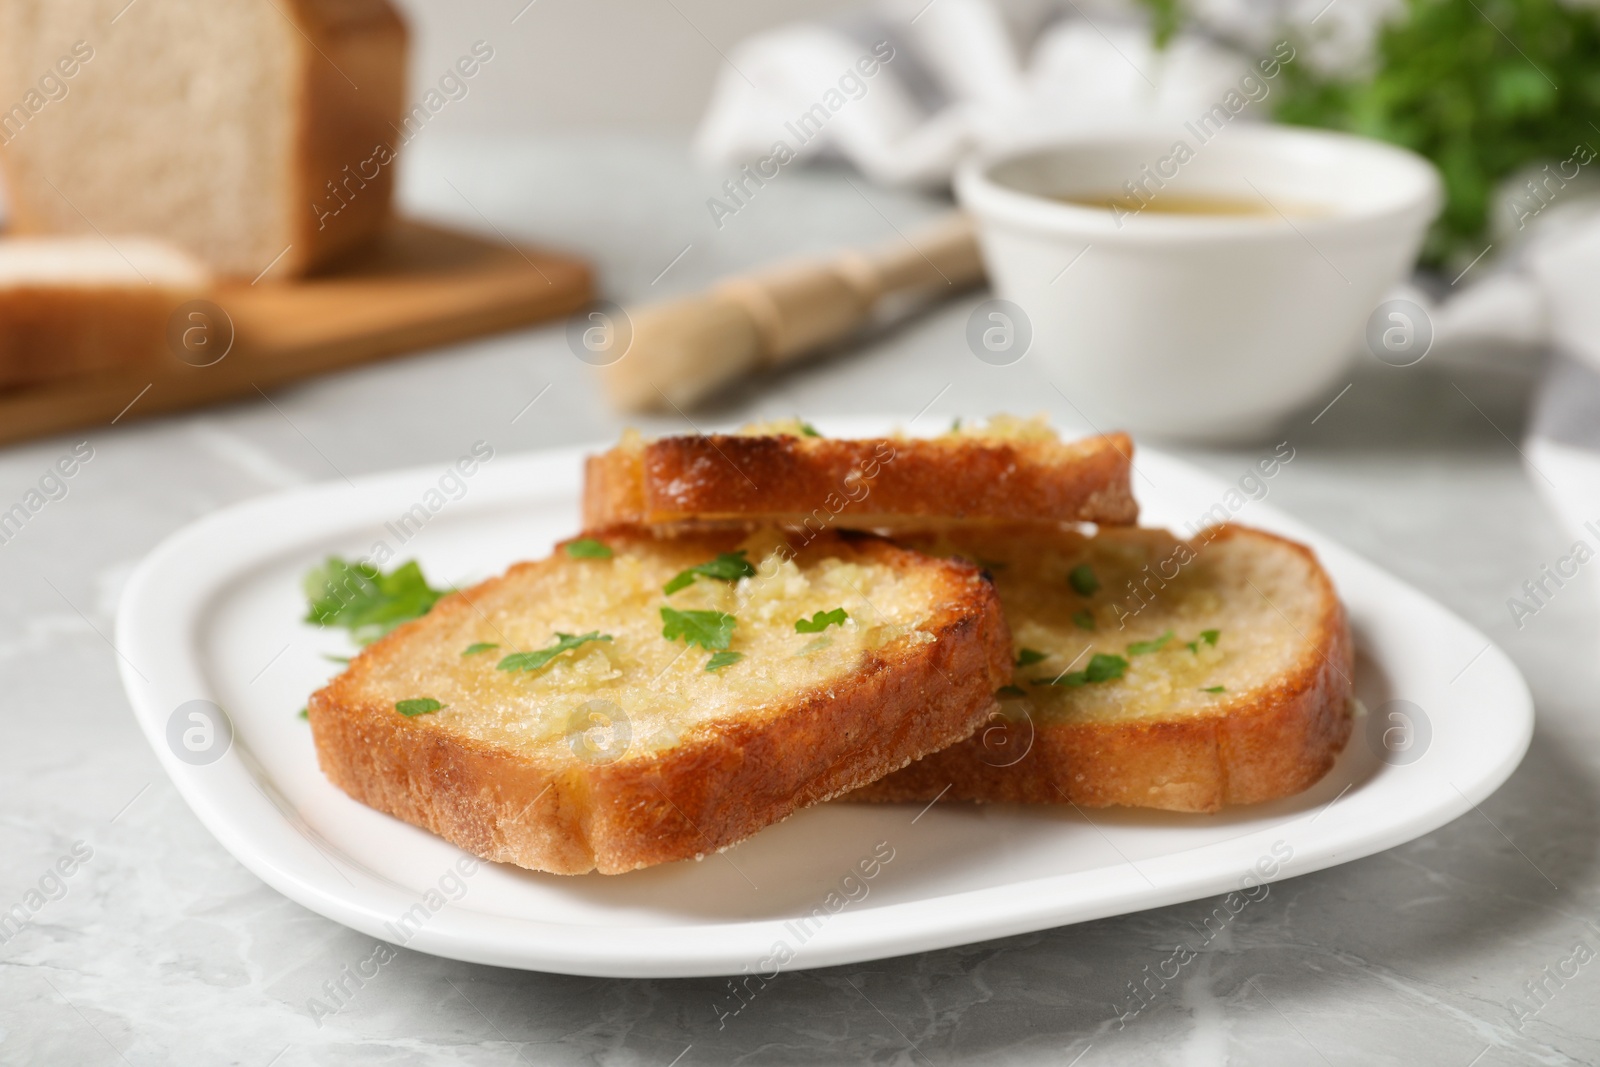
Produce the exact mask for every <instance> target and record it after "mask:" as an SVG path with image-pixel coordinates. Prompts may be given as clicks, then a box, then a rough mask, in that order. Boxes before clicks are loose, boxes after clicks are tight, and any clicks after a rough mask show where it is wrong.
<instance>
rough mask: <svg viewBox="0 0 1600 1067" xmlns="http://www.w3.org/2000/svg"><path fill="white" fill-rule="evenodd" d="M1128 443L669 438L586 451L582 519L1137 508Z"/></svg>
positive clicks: (798, 522)
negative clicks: (605, 450)
mask: <svg viewBox="0 0 1600 1067" xmlns="http://www.w3.org/2000/svg"><path fill="white" fill-rule="evenodd" d="M1132 456H1133V442H1132V440H1131V439H1130V438H1129V437H1128V436H1127V435H1126V434H1121V433H1114V434H1108V435H1106V436H1103V437H1091V438H1088V439H1086V440H1082V441H1073V442H1066V443H1063V442H1057V441H1049V442H1045V441H1016V440H1006V439H984V438H981V437H973V438H959V439H939V438H934V439H918V438H878V439H867V440H854V441H850V440H838V439H834V438H826V437H794V436H790V435H787V434H774V435H767V436H745V435H734V434H714V435H710V436H703V437H667V438H662V439H661V440H657V441H652V442H649V443H647V444H644V445H642V446H640V447H634V448H629V447H619V448H614V449H612V450H610V451H609V452H605V453H602V454H600V455H596V456H590V457H589V459H588V462H587V466H586V468H585V479H584V499H583V514H584V521H585V523H586V524H587V525H589V526H609V525H612V524H615V523H645V524H660V523H666V524H685V523H719V522H777V523H785V524H789V525H794V526H806V527H807V528H814V529H817V530H822V529H827V528H830V527H833V528H857V529H859V528H883V527H894V526H900V525H905V524H907V523H908V522H909V523H912V524H918V525H920V524H929V523H935V524H937V523H955V522H1095V523H1103V524H1108V525H1124V524H1128V523H1131V522H1134V521H1135V520H1136V519H1137V518H1138V515H1139V507H1138V504H1137V503H1136V502H1135V501H1134V499H1133V494H1132V491H1131V488H1130V484H1129V482H1130V476H1129V471H1130V467H1131V462H1132Z"/></svg>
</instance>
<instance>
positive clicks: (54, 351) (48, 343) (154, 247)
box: [0, 236, 210, 388]
mask: <svg viewBox="0 0 1600 1067" xmlns="http://www.w3.org/2000/svg"><path fill="white" fill-rule="evenodd" d="M209 285H210V278H209V275H208V274H207V272H206V270H205V268H204V267H203V266H202V265H201V264H200V263H199V262H198V261H196V260H195V259H194V258H193V257H191V256H189V255H187V254H185V253H184V252H182V251H180V250H178V249H177V248H174V247H172V246H171V245H167V244H163V243H162V242H159V241H152V240H150V239H148V238H140V237H126V238H123V237H118V238H104V237H97V236H89V237H28V238H21V237H18V238H10V239H0V388H7V387H12V386H19V385H28V384H32V383H35V382H42V381H46V380H49V379H52V378H65V377H71V376H73V375H77V374H83V373H85V372H91V371H97V370H102V369H105V368H108V367H113V366H125V365H130V364H138V363H154V362H156V361H159V360H162V359H172V358H176V356H175V355H174V354H173V353H172V352H171V351H170V342H169V331H170V330H171V328H172V316H173V313H174V312H175V311H176V310H177V309H178V308H179V307H180V306H181V305H183V304H184V303H186V302H187V301H190V300H194V299H197V298H199V297H201V296H202V295H204V294H205V292H206V291H207V289H208V287H209Z"/></svg>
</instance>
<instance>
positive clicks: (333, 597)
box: [303, 556, 449, 645]
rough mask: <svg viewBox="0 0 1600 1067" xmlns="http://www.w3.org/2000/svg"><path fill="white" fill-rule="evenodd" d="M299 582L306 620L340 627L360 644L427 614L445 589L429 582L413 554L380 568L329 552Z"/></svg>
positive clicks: (321, 624) (320, 624) (374, 639)
mask: <svg viewBox="0 0 1600 1067" xmlns="http://www.w3.org/2000/svg"><path fill="white" fill-rule="evenodd" d="M303 584H304V588H305V593H306V600H307V606H308V607H309V608H310V611H309V612H308V613H307V615H306V618H305V621H306V622H310V623H315V624H316V625H318V626H339V627H343V628H344V629H346V630H349V631H350V636H351V637H352V638H353V639H354V640H355V641H356V642H357V643H358V644H363V645H365V644H370V643H371V642H373V641H376V640H377V639H378V638H380V637H382V636H383V635H384V634H386V633H388V632H389V631H390V630H393V629H394V628H395V627H396V626H399V625H400V624H401V623H403V622H410V621H411V620H412V619H415V618H420V617H421V616H423V615H426V614H427V613H428V609H430V608H432V607H433V605H434V604H435V603H436V602H437V601H438V600H439V598H440V597H442V596H444V595H445V594H446V593H447V592H449V590H447V589H434V588H432V587H431V586H429V585H428V582H427V579H425V578H424V577H423V576H422V568H421V567H419V566H417V563H416V561H415V560H412V561H410V562H408V563H403V564H401V565H400V566H398V567H396V568H395V569H394V570H393V571H392V572H390V573H389V574H384V573H383V572H382V571H380V570H379V569H378V568H376V567H374V566H372V565H371V564H368V563H349V562H347V561H345V560H342V559H340V558H338V557H337V556H330V557H329V558H328V560H327V562H326V563H324V564H323V565H322V566H320V567H316V568H313V569H312V571H311V572H310V573H309V574H307V575H306V577H305V581H304V583H303Z"/></svg>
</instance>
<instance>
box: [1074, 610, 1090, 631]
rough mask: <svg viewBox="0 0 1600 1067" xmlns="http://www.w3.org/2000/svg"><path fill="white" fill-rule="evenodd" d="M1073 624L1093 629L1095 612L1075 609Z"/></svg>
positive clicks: (1084, 628)
mask: <svg viewBox="0 0 1600 1067" xmlns="http://www.w3.org/2000/svg"><path fill="white" fill-rule="evenodd" d="M1072 624H1073V625H1074V626H1076V627H1077V628H1078V629H1080V630H1093V629H1094V614H1093V613H1092V612H1088V611H1074V612H1073V613H1072Z"/></svg>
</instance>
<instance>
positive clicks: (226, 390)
mask: <svg viewBox="0 0 1600 1067" xmlns="http://www.w3.org/2000/svg"><path fill="white" fill-rule="evenodd" d="M592 287H593V275H592V272H591V271H590V269H589V266H588V264H586V263H584V262H583V261H582V260H579V259H575V258H572V257H568V256H562V255H557V254H554V253H551V252H544V251H539V250H537V249H533V248H526V247H521V246H517V245H513V244H511V243H509V242H507V241H499V240H486V239H484V238H481V237H476V236H473V235H471V234H466V233H460V232H457V231H453V230H448V229H443V228H441V227H437V226H432V225H427V224H424V223H420V222H410V221H403V220H402V221H397V222H396V223H395V224H394V226H393V227H392V228H391V229H390V231H389V232H388V233H387V234H386V235H385V236H384V237H383V238H382V239H380V240H379V241H378V242H377V243H376V244H374V245H373V246H372V247H371V248H369V249H366V250H364V251H363V252H361V253H360V254H358V255H357V256H354V257H352V258H350V259H348V260H346V261H344V262H342V263H341V264H340V265H339V266H338V267H337V268H336V269H334V270H331V271H330V272H329V273H326V274H322V275H318V276H315V277H310V278H302V279H299V280H297V281H293V282H286V283H267V282H261V283H260V284H254V285H247V284H244V283H242V282H241V283H233V284H230V285H224V286H222V287H220V288H219V289H218V290H217V292H216V293H215V294H214V295H213V296H212V300H211V302H212V303H213V304H214V305H215V306H216V307H217V308H220V309H221V310H222V312H224V313H225V314H224V315H222V316H218V315H216V314H214V313H211V312H201V313H200V317H199V318H191V317H190V316H188V315H187V314H186V315H185V320H186V321H192V323H193V324H194V326H193V328H194V329H196V330H198V331H202V332H200V333H196V334H195V335H194V337H195V338H196V339H198V340H203V341H204V342H205V343H206V344H209V345H210V346H211V347H210V348H209V349H206V348H205V347H203V346H202V347H199V351H200V352H202V353H205V352H217V351H222V350H223V349H224V347H225V348H226V353H227V354H226V355H224V356H223V357H222V358H220V359H218V360H217V361H216V362H214V363H210V364H209V365H207V366H196V365H193V364H194V363H196V362H202V361H204V359H208V358H209V356H205V357H195V356H191V357H190V358H189V361H188V362H186V361H185V360H183V359H180V358H178V356H176V355H172V354H170V353H164V354H163V355H162V356H161V358H160V359H159V360H158V361H155V362H150V363H148V364H146V365H141V366H137V367H129V368H125V369H117V370H114V371H102V372H99V373H96V374H93V375H85V376H82V377H77V378H65V379H60V380H57V381H52V382H48V383H44V384H40V385H35V386H28V387H25V388H20V389H10V390H4V391H0V443H9V442H13V441H20V440H24V439H27V438H31V437H40V436H43V435H45V434H51V433H59V432H61V431H63V430H70V429H76V428H80V427H85V426H94V425H106V424H109V423H112V422H118V423H121V422H127V421H129V420H131V419H135V418H142V417H145V416H149V415H156V414H160V413H162V412H169V411H177V410H180V409H183V408H191V407H195V406H197V405H201V404H206V403H210V402H212V401H216V400H223V399H227V398H230V397H237V396H244V395H254V394H255V393H256V391H257V390H258V389H259V390H263V391H264V390H266V389H268V388H270V387H272V386H277V385H283V384H284V383H286V382H292V381H295V380H297V379H300V378H307V377H310V376H312V375H316V374H322V373H324V372H327V371H331V370H337V369H339V368H341V367H349V366H354V365H356V364H358V363H367V362H371V361H373V360H378V359H383V358H386V357H389V356H396V355H400V354H402V353H405V352H413V351H416V350H418V349H422V348H431V347H435V346H438V345H443V344H448V343H450V342H452V341H460V340H464V339H466V338H469V337H477V336H481V335H483V334H488V333H496V332H499V331H502V330H507V329H511V328H513V327H518V326H526V325H529V324H531V323H536V322H542V321H545V320H547V319H552V318H557V317H560V316H563V315H568V314H570V313H572V312H574V311H577V310H578V309H579V308H582V307H583V306H584V305H586V304H587V303H589V301H590V300H591V299H592V296H593V288H592ZM230 324H231V332H232V338H231V345H228V344H227V342H228V340H229V338H228V332H229V329H230Z"/></svg>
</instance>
